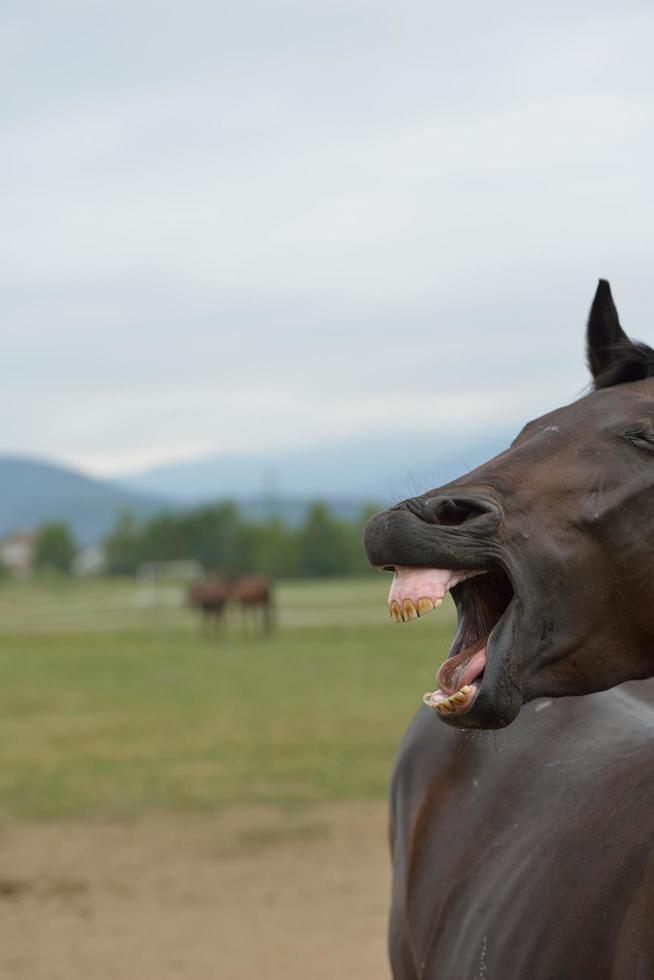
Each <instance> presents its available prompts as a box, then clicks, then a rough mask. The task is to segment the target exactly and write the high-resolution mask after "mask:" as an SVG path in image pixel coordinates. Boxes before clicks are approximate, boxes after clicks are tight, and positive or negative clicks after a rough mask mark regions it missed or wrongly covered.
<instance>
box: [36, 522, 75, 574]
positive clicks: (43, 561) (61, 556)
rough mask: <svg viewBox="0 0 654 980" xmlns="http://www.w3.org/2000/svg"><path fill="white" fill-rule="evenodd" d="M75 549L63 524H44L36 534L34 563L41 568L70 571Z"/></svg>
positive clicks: (71, 538)
mask: <svg viewBox="0 0 654 980" xmlns="http://www.w3.org/2000/svg"><path fill="white" fill-rule="evenodd" d="M76 551H77V548H76V547H75V541H74V540H73V537H72V535H71V533H70V531H69V530H68V528H67V527H66V525H65V524H44V525H43V527H41V528H40V529H39V531H38V533H37V535H36V542H35V545H34V565H35V566H36V568H38V569H41V570H50V571H57V572H70V569H71V565H72V564H73V558H74V557H75V552H76Z"/></svg>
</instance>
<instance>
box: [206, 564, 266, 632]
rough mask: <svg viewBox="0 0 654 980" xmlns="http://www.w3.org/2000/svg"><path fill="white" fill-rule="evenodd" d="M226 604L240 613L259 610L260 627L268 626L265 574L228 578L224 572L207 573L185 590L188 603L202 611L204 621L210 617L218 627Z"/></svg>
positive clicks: (208, 620)
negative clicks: (239, 609) (238, 607)
mask: <svg viewBox="0 0 654 980" xmlns="http://www.w3.org/2000/svg"><path fill="white" fill-rule="evenodd" d="M229 603H234V604H235V605H238V606H240V608H241V610H242V611H243V612H244V613H246V614H247V613H250V612H253V613H256V612H258V611H261V616H262V622H263V627H264V629H266V630H268V629H270V628H271V626H272V585H271V583H270V580H269V579H268V578H266V576H265V575H244V576H241V577H240V578H237V579H235V580H233V581H232V580H230V579H229V578H228V577H227V576H224V575H208V576H206V577H205V578H203V579H201V580H200V581H198V582H195V583H194V584H193V585H192V586H191V588H190V590H189V605H190V606H191V608H192V609H198V610H200V612H201V613H202V614H203V616H204V619H205V622H206V623H210V622H211V620H212V619H213V622H214V624H215V626H216V627H217V626H218V623H219V622H220V619H221V618H222V616H223V613H224V612H225V609H226V607H227V605H228V604H229Z"/></svg>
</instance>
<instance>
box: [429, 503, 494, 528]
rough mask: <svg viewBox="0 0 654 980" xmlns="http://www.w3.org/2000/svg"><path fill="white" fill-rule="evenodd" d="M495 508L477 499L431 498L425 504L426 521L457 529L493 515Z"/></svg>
mask: <svg viewBox="0 0 654 980" xmlns="http://www.w3.org/2000/svg"><path fill="white" fill-rule="evenodd" d="M492 510H493V507H492V506H491V505H490V504H488V503H487V502H486V501H484V500H480V499H478V498H475V497H431V498H430V499H428V500H425V502H424V520H427V521H430V522H431V523H433V524H443V525H446V526H447V527H455V526H458V525H460V524H467V523H468V522H469V521H474V520H476V519H477V518H478V517H484V516H485V515H486V514H489V513H491V512H492Z"/></svg>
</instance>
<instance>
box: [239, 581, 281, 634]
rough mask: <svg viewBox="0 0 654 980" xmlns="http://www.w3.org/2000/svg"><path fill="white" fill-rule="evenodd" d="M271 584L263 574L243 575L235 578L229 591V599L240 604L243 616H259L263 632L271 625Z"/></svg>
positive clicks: (270, 627) (267, 630)
mask: <svg viewBox="0 0 654 980" xmlns="http://www.w3.org/2000/svg"><path fill="white" fill-rule="evenodd" d="M272 599H273V596H272V584H271V582H270V579H268V578H266V576H265V575H244V576H243V577H242V578H238V579H236V581H235V582H234V583H233V584H232V587H231V591H230V600H231V601H232V602H234V603H236V604H237V605H239V606H240V608H241V611H242V612H243V614H244V616H249V615H252V616H256V615H257V614H260V616H261V626H262V629H263V631H264V632H269V631H270V630H271V629H272V626H273V605H272Z"/></svg>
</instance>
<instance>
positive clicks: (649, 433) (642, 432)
mask: <svg viewBox="0 0 654 980" xmlns="http://www.w3.org/2000/svg"><path fill="white" fill-rule="evenodd" d="M624 437H625V439H626V440H627V442H630V443H631V445H632V446H635V447H636V449H644V450H646V451H647V452H650V453H651V452H654V430H652V429H646V428H641V429H632V430H631V431H630V432H625V434H624Z"/></svg>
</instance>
